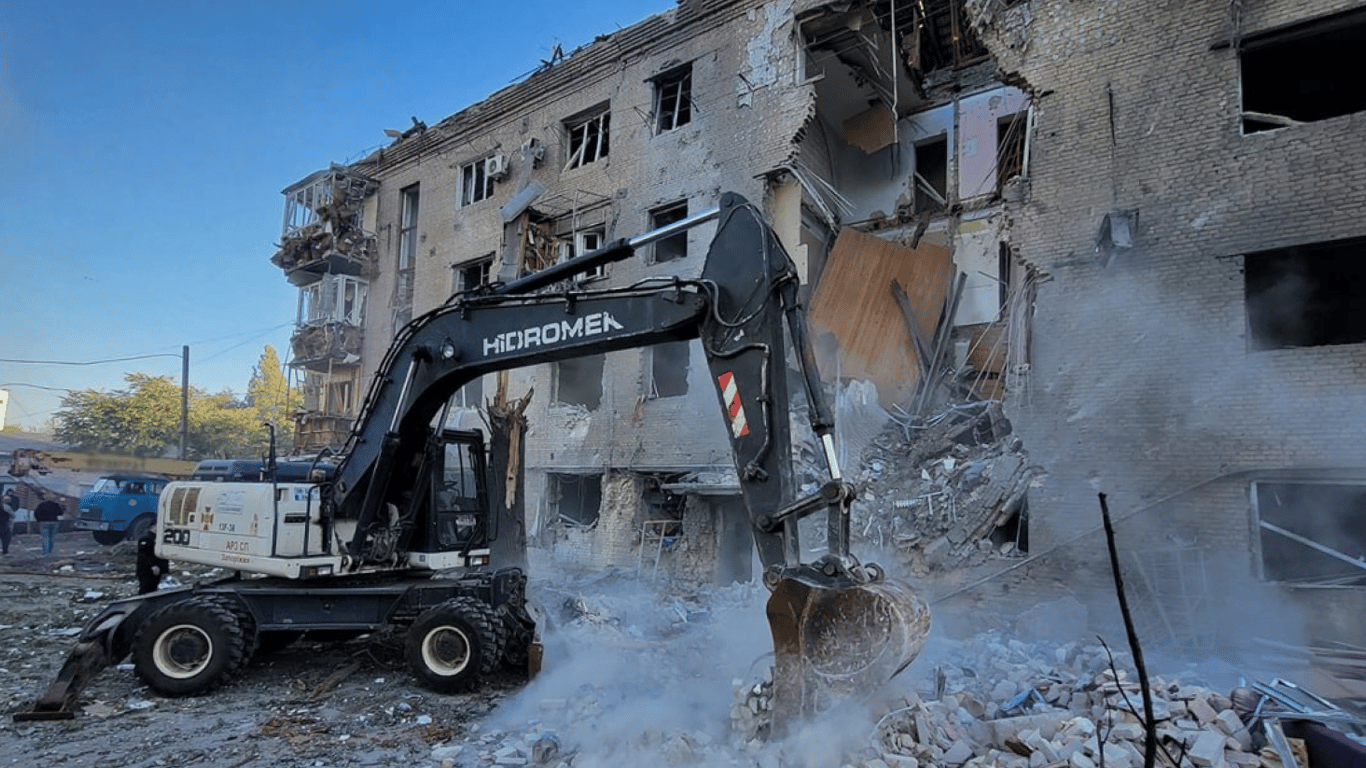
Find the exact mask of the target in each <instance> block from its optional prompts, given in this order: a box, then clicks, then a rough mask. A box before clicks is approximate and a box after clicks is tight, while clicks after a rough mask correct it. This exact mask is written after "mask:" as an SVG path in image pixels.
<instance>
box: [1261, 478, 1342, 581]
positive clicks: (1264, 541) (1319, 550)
mask: <svg viewBox="0 0 1366 768" xmlns="http://www.w3.org/2000/svg"><path fill="white" fill-rule="evenodd" d="M1252 490H1253V493H1252V500H1253V510H1254V515H1255V517H1256V520H1257V527H1258V532H1259V542H1260V545H1261V547H1260V548H1261V555H1262V558H1261V559H1262V577H1263V578H1265V579H1267V580H1269V581H1284V582H1293V583H1298V584H1316V585H1353V586H1366V561H1363V560H1362V557H1363V556H1364V555H1366V485H1349V484H1333V483H1293V482H1256V483H1253V484H1252Z"/></svg>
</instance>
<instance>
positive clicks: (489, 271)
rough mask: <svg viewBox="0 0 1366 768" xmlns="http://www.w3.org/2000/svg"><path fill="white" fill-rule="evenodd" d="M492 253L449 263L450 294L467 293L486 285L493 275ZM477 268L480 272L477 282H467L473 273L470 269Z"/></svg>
mask: <svg viewBox="0 0 1366 768" xmlns="http://www.w3.org/2000/svg"><path fill="white" fill-rule="evenodd" d="M493 260H494V254H492V253H489V254H486V255H484V256H480V257H479V258H477V259H470V260H469V261H461V262H457V263H455V264H452V265H451V295H452V296H454V295H456V294H461V293H468V292H470V291H473V290H475V289H477V288H479V287H480V286H484V285H488V284H489V281H490V279H491V278H492V276H493ZM476 269H477V270H479V271H480V272H481V273H482V274H481V275H480V280H479V282H478V283H475V284H473V285H470V284H469V280H468V278H469V277H470V276H471V275H472V274H473V273H472V270H476Z"/></svg>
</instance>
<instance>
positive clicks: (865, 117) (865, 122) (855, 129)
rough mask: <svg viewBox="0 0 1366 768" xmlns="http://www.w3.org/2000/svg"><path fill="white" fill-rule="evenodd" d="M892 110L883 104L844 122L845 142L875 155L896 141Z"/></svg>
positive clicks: (875, 105)
mask: <svg viewBox="0 0 1366 768" xmlns="http://www.w3.org/2000/svg"><path fill="white" fill-rule="evenodd" d="M895 122H896V121H894V120H893V119H892V110H891V109H890V108H889V107H888V106H887V105H886V104H882V103H881V102H879V103H877V104H874V105H873V106H872V107H869V108H868V109H865V110H863V111H862V112H860V113H858V114H857V115H854V116H853V117H851V118H849V119H848V120H845V121H844V125H843V129H844V140H845V141H847V142H849V143H850V144H853V145H854V146H856V147H858V148H859V149H861V150H863V151H864V152H865V153H866V154H869V155H871V154H873V153H874V152H876V151H878V150H879V149H882V148H883V147H886V146H890V145H891V144H892V143H893V142H895V141H896V125H895Z"/></svg>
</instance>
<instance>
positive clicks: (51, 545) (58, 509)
mask: <svg viewBox="0 0 1366 768" xmlns="http://www.w3.org/2000/svg"><path fill="white" fill-rule="evenodd" d="M38 498H40V499H42V501H40V502H38V506H36V507H34V508H33V519H34V520H37V521H38V532H39V533H40V534H42V536H43V554H44V555H50V554H52V550H54V549H56V547H57V527H58V526H59V525H61V523H59V522H58V521H59V520H61V518H62V513H63V512H65V510H63V509H62V505H61V504H58V503H57V502H55V501H53V500H52V499H49V498H47V497H46V496H43V495H41V494H40V495H39V496H38Z"/></svg>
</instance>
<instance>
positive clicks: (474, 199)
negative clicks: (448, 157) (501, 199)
mask: <svg viewBox="0 0 1366 768" xmlns="http://www.w3.org/2000/svg"><path fill="white" fill-rule="evenodd" d="M488 161H489V158H488V157H487V156H486V157H481V158H479V159H478V160H472V161H470V162H468V163H465V164H464V165H461V166H460V196H459V198H458V199H459V205H457V206H456V207H458V208H467V207H469V206H471V205H474V204H475V203H481V202H483V201H485V200H487V199H489V198H490V197H493V187H494V184H495V183H496V182H495V180H494V179H493V177H491V176H489V175H488ZM480 193H482V194H480Z"/></svg>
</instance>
